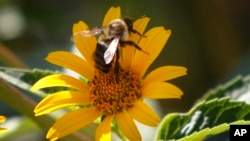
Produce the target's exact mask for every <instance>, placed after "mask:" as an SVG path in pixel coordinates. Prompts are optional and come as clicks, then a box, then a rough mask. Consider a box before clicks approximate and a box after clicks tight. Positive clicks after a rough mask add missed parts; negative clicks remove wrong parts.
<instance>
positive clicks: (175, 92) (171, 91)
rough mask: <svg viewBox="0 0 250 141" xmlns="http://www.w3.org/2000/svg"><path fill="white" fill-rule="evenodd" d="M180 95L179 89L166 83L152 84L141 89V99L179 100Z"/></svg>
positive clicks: (181, 93)
mask: <svg viewBox="0 0 250 141" xmlns="http://www.w3.org/2000/svg"><path fill="white" fill-rule="evenodd" d="M182 95H183V92H182V91H181V89H179V88H178V87H176V86H174V85H172V84H170V83H167V82H152V83H148V84H147V85H144V86H143V87H142V97H143V98H153V99H165V98H180V97H181V96H182Z"/></svg>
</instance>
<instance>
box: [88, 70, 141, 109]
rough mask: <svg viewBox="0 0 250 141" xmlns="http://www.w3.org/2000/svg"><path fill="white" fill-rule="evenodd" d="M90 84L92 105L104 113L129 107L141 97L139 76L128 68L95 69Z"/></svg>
mask: <svg viewBox="0 0 250 141" xmlns="http://www.w3.org/2000/svg"><path fill="white" fill-rule="evenodd" d="M90 85H91V90H90V92H91V97H92V102H93V106H95V107H97V109H99V110H101V111H102V112H104V113H106V114H114V113H116V112H119V111H121V110H122V109H128V108H131V107H132V106H133V103H134V102H135V101H137V100H138V99H140V98H141V92H140V77H139V76H138V75H136V74H134V73H133V72H132V71H130V70H124V69H122V68H120V70H119V72H118V74H115V73H114V72H113V71H110V72H109V73H103V72H100V71H97V72H96V75H95V78H94V79H93V80H92V82H91V83H90Z"/></svg>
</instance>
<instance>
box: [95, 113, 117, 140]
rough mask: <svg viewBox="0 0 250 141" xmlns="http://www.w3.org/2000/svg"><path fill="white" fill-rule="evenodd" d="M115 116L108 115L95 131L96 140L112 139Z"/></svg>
mask: <svg viewBox="0 0 250 141" xmlns="http://www.w3.org/2000/svg"><path fill="white" fill-rule="evenodd" d="M113 117H114V116H106V117H105V118H104V120H103V121H102V122H101V123H100V124H99V126H98V127H97V129H96V133H95V140H96V141H111V122H112V119H113Z"/></svg>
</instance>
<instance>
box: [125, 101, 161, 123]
mask: <svg viewBox="0 0 250 141" xmlns="http://www.w3.org/2000/svg"><path fill="white" fill-rule="evenodd" d="M128 112H129V114H130V115H131V116H132V117H133V118H134V119H135V120H137V121H139V122H141V123H143V124H146V125H148V126H157V124H158V123H159V122H160V118H159V117H158V116H157V114H156V113H155V112H154V111H153V110H152V109H151V108H150V107H149V106H148V105H147V104H145V103H144V102H142V101H137V102H135V103H134V105H133V107H132V108H130V109H129V110H128Z"/></svg>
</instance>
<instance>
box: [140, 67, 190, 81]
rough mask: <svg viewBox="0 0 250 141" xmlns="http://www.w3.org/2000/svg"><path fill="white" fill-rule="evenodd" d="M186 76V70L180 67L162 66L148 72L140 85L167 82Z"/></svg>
mask: <svg viewBox="0 0 250 141" xmlns="http://www.w3.org/2000/svg"><path fill="white" fill-rule="evenodd" d="M186 74H187V69H186V68H185V67H181V66H164V67H160V68H157V69H155V70H153V71H152V72H150V73H149V74H148V75H147V76H146V78H145V79H144V80H143V82H142V85H144V84H147V83H150V82H155V81H168V80H171V79H174V78H176V77H179V76H183V75H186Z"/></svg>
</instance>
